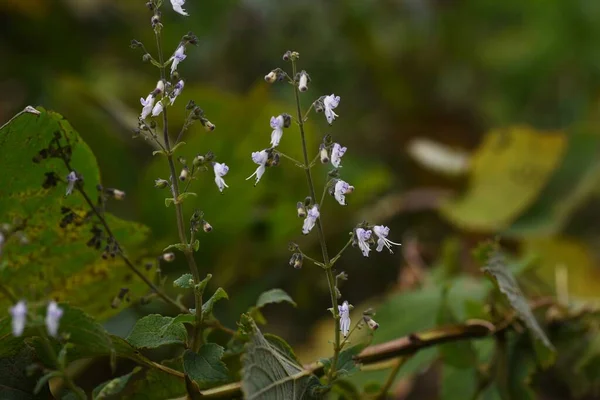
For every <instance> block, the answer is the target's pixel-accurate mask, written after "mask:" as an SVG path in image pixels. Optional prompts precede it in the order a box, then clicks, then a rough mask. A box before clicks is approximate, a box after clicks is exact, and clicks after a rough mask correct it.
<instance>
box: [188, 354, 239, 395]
mask: <svg viewBox="0 0 600 400" xmlns="http://www.w3.org/2000/svg"><path fill="white" fill-rule="evenodd" d="M223 352H224V349H223V348H222V347H221V346H219V345H217V344H215V343H207V344H204V345H202V347H200V350H198V353H194V352H193V351H192V350H186V352H185V353H184V354H183V370H184V371H185V373H186V374H187V375H188V376H189V377H190V379H192V380H193V381H194V382H196V383H197V384H198V387H199V388H200V389H201V390H202V389H209V388H211V387H214V386H217V385H219V384H221V383H225V382H227V381H229V371H228V370H227V367H226V366H225V364H224V363H223V362H222V361H221V358H223Z"/></svg>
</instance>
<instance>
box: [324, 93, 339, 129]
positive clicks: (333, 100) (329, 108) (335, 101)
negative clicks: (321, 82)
mask: <svg viewBox="0 0 600 400" xmlns="http://www.w3.org/2000/svg"><path fill="white" fill-rule="evenodd" d="M339 104H340V96H336V95H334V94H330V95H329V96H325V98H324V99H323V106H324V107H325V118H327V122H329V125H331V124H332V123H333V121H334V120H335V118H336V117H337V116H338V115H337V114H336V113H335V112H334V111H333V110H334V109H335V108H336V107H337V106H338V105H339Z"/></svg>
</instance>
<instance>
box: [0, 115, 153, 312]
mask: <svg viewBox="0 0 600 400" xmlns="http://www.w3.org/2000/svg"><path fill="white" fill-rule="evenodd" d="M36 112H37V111H36ZM38 113H39V115H36V114H34V113H33V112H23V113H20V114H18V115H17V116H16V117H15V118H14V119H12V120H11V121H10V122H9V123H7V124H6V125H4V126H3V127H2V128H0V146H2V148H5V149H10V151H6V152H5V154H4V156H3V158H2V162H1V165H2V170H3V171H4V173H3V175H2V177H0V215H2V216H3V217H2V218H3V221H2V223H10V224H12V223H15V222H18V221H21V222H22V223H23V224H24V227H23V233H24V234H25V235H26V237H27V239H28V244H20V243H18V241H17V240H14V241H12V240H9V241H8V243H6V245H5V246H4V251H3V259H4V260H6V261H7V262H8V263H7V268H4V269H2V271H0V279H1V280H2V282H3V284H5V285H7V286H9V287H11V288H13V289H14V290H15V291H16V292H17V295H19V296H21V295H24V296H25V295H30V294H31V293H39V294H41V293H44V294H46V295H47V294H49V296H50V297H52V298H55V299H59V300H65V299H66V300H68V301H69V302H70V303H72V304H76V305H79V306H81V307H83V308H84V310H85V311H87V312H89V313H91V314H93V315H94V316H96V317H98V318H101V319H103V318H105V317H107V316H109V315H111V314H114V313H115V312H116V310H114V309H112V308H111V307H110V302H111V299H112V298H113V297H114V296H115V295H116V294H117V293H118V291H119V288H121V287H123V286H124V285H126V286H127V287H128V288H129V289H130V290H131V291H132V293H133V294H136V293H137V294H141V293H144V292H145V291H144V289H145V288H146V287H145V285H144V284H143V283H141V282H140V281H139V280H138V279H137V278H135V277H133V276H132V274H131V272H130V271H129V269H127V268H126V267H125V266H124V265H123V263H122V262H121V261H120V260H119V259H118V258H117V259H115V260H110V259H109V260H102V259H101V257H100V254H99V251H98V250H95V249H93V248H90V247H87V246H86V242H88V240H89V239H90V238H91V237H92V234H91V233H90V232H89V231H90V229H91V228H92V225H91V224H90V223H83V224H80V225H79V226H77V225H78V224H70V225H68V226H66V227H65V228H61V227H60V226H59V224H60V222H61V220H62V218H63V215H62V213H61V210H62V208H63V207H64V208H68V209H70V210H72V211H73V212H74V213H75V214H76V215H79V216H80V217H81V216H84V215H85V213H86V212H87V211H88V210H89V206H88V205H87V204H86V203H85V201H84V199H83V198H82V197H81V196H80V195H79V194H78V193H73V194H72V195H70V196H68V197H65V190H66V184H65V183H64V182H65V177H66V175H67V174H68V173H69V171H68V170H67V168H66V167H65V165H64V164H63V162H62V160H60V159H59V158H44V157H40V156H39V154H40V153H39V152H40V151H42V150H43V149H46V148H48V146H49V145H50V142H51V141H52V140H53V138H54V134H55V133H59V134H60V135H61V137H62V142H61V143H62V146H66V145H67V140H68V143H69V145H70V147H71V153H72V155H71V165H72V167H73V168H75V169H76V171H77V172H78V173H79V174H81V175H82V176H83V178H84V185H85V186H84V187H85V189H86V190H87V192H88V194H89V196H90V197H91V198H93V199H95V198H96V191H97V189H96V186H97V185H98V184H99V183H100V176H99V171H98V166H97V164H96V159H95V157H94V154H93V153H92V151H91V150H90V149H89V147H88V146H87V145H86V144H85V143H84V142H83V141H82V140H81V138H80V137H79V135H78V134H77V132H76V131H75V130H74V129H73V128H72V127H71V125H70V124H69V123H68V122H67V121H66V120H65V119H64V118H63V117H62V116H61V115H59V114H56V113H54V112H50V111H46V110H44V109H41V108H40V109H39V112H38ZM34 158H36V159H37V161H39V162H34V161H33V159H34ZM48 177H53V178H55V180H56V179H57V181H56V185H54V182H53V180H52V179H48ZM44 183H45V184H46V185H45V187H43V184H44ZM53 185H54V186H53ZM106 218H107V220H108V223H109V224H110V226H111V228H112V230H113V233H114V234H115V236H116V238H117V240H119V242H120V243H121V245H122V246H123V248H125V249H127V250H129V251H133V250H134V249H135V247H136V246H138V245H139V244H141V243H142V242H143V241H144V239H145V237H146V235H147V233H148V230H147V229H146V228H145V227H143V226H141V225H139V224H134V223H129V222H126V221H123V220H120V219H118V218H115V217H113V216H111V215H106ZM102 299H104V300H102ZM0 307H2V308H5V307H8V303H7V302H6V300H5V299H2V300H0Z"/></svg>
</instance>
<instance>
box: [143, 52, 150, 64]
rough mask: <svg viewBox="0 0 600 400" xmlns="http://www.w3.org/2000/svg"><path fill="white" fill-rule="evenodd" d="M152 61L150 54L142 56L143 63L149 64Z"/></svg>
mask: <svg viewBox="0 0 600 400" xmlns="http://www.w3.org/2000/svg"><path fill="white" fill-rule="evenodd" d="M150 60H152V56H151V55H150V54H148V53H146V54H144V55H143V56H142V61H143V62H145V63H149V62H150Z"/></svg>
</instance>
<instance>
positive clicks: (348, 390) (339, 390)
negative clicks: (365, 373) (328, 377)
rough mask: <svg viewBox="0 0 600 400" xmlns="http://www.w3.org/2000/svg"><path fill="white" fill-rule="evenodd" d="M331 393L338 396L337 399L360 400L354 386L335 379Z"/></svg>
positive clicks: (348, 382) (349, 382)
mask: <svg viewBox="0 0 600 400" xmlns="http://www.w3.org/2000/svg"><path fill="white" fill-rule="evenodd" d="M331 391H332V392H333V393H335V394H338V395H340V397H339V399H344V400H360V399H361V397H360V392H359V390H358V389H357V387H356V386H354V384H353V383H352V382H351V381H349V380H345V379H336V380H335V382H334V383H333V387H332V388H331Z"/></svg>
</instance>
